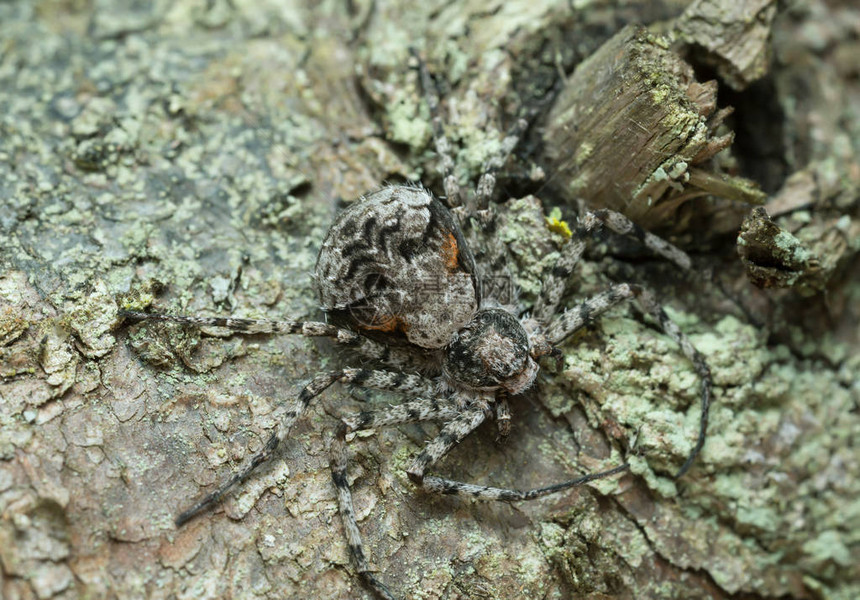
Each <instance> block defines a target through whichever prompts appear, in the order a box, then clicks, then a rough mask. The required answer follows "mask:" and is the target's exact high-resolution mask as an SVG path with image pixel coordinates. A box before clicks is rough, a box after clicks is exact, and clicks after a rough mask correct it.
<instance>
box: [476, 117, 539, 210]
mask: <svg viewBox="0 0 860 600" xmlns="http://www.w3.org/2000/svg"><path fill="white" fill-rule="evenodd" d="M536 113H537V109H533V110H532V111H530V112H529V113H528V114H527V115H526V116H523V117H519V118H518V119H517V120H516V122H514V124H513V126H511V128H510V129H508V131H507V133H506V134H505V137H504V138H503V139H502V144H501V147H500V148H499V151H498V152H497V153H496V154H495V155H494V156H491V157H490V158H489V159H487V161H486V162H485V163H484V168H483V173H481V177H480V179H478V185H477V187H476V188H475V195H476V202H477V205H478V210H484V209H486V208H487V207H488V206H489V205H490V200H491V199H492V197H493V191H494V190H495V188H496V173H498V172H499V169H501V168H502V167H503V166H504V165H505V163H506V162H507V161H508V158H509V157H510V155H511V152H513V151H514V148H516V147H517V144H519V143H520V138H521V137H522V135H523V134H524V133H525V132H526V130H527V129H528V128H529V123H530V122H531V119H532V118H534V116H535V115H536Z"/></svg>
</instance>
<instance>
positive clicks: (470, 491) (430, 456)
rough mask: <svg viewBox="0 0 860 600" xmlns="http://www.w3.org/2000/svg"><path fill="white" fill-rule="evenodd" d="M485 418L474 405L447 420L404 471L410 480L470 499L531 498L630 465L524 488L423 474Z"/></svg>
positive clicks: (505, 499)
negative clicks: (482, 483) (496, 485)
mask: <svg viewBox="0 0 860 600" xmlns="http://www.w3.org/2000/svg"><path fill="white" fill-rule="evenodd" d="M486 418H487V413H486V410H485V409H484V407H482V406H476V407H473V408H470V409H467V410H465V411H464V412H462V413H461V414H460V415H458V416H457V417H456V418H455V419H454V420H452V421H449V422H448V424H446V425H445V426H444V427H443V428H442V431H441V432H439V435H438V436H437V437H436V438H434V439H433V440H431V441H430V442H429V443H428V444H427V445H426V446H425V447H424V450H422V451H421V453H420V454H419V455H418V456H417V457H415V460H414V461H413V462H412V465H411V466H410V467H409V469H408V470H407V474H408V475H409V478H410V479H411V480H412V481H413V483H415V484H416V485H420V486H422V487H423V488H424V489H426V490H427V491H430V492H436V493H439V494H446V495H466V496H471V497H472V498H477V499H478V500H503V501H518V500H534V499H535V498H540V497H541V496H546V495H548V494H554V493H555V492H560V491H562V490H566V489H568V488H572V487H575V486H578V485H582V484H585V483H588V482H590V481H595V480H597V479H602V478H604V477H610V476H612V475H615V474H617V473H621V472H623V471H626V470H627V469H629V468H630V465H628V464H626V463H625V464H622V465H619V466H617V467H615V468H612V469H609V470H608V471H601V472H600V473H591V474H589V475H585V476H583V477H578V478H576V479H571V480H570V481H564V482H562V483H557V484H554V485H551V486H547V487H542V488H536V489H532V490H526V491H520V490H514V489H507V488H495V487H488V486H483V485H474V484H471V483H464V482H462V481H454V480H451V479H444V478H442V477H432V476H431V477H425V476H424V472H425V471H426V470H427V468H429V467H430V466H432V465H433V464H434V463H436V462H437V461H438V460H439V459H440V458H442V457H443V456H445V454H447V453H448V451H450V450H451V448H453V447H454V446H455V445H457V444H458V443H459V442H460V441H461V440H462V439H463V438H464V437H466V436H467V435H468V434H469V433H471V432H472V431H474V430H475V429H476V428H477V427H478V426H479V425H480V424H481V423H483V422H484V420H485V419H486Z"/></svg>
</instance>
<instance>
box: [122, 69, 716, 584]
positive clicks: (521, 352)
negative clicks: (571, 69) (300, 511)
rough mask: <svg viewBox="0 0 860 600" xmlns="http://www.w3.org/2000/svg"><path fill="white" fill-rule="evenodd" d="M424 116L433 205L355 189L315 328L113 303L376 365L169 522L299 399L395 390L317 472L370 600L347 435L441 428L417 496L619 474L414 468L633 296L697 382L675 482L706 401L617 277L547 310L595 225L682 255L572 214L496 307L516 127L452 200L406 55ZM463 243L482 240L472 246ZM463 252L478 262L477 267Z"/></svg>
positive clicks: (687, 348)
mask: <svg viewBox="0 0 860 600" xmlns="http://www.w3.org/2000/svg"><path fill="white" fill-rule="evenodd" d="M415 59H416V65H417V68H418V71H419V76H420V80H421V84H422V87H423V89H424V94H425V97H426V101H427V103H428V105H429V108H430V113H431V117H432V127H433V137H434V143H435V149H436V152H437V154H438V155H439V158H440V163H441V168H442V176H443V186H444V189H445V194H446V200H447V202H446V203H443V202H442V201H441V200H439V199H437V198H436V197H435V196H434V195H433V194H432V193H431V192H430V191H428V190H427V189H425V188H423V187H421V186H418V185H391V186H387V187H383V188H382V189H379V190H377V191H375V192H372V193H369V194H367V195H365V196H363V197H361V198H360V199H359V200H358V201H356V202H355V203H353V204H351V205H350V206H349V207H348V208H346V209H345V210H344V211H343V212H341V213H340V215H338V216H337V217H336V219H335V221H334V223H333V224H332V225H331V228H330V229H329V231H328V233H327V235H326V237H325V239H324V241H323V243H322V247H321V249H320V251H319V255H318V258H317V263H316V269H315V279H316V285H317V290H318V293H319V299H320V303H321V305H322V308H323V309H324V310H325V312H326V315H327V317H328V319H327V322H316V321H294V320H283V321H265V320H251V319H238V318H229V317H227V318H219V317H195V316H176V315H165V314H151V313H143V312H134V311H122V313H121V314H122V316H124V317H125V318H126V319H129V320H132V321H139V320H160V321H172V322H177V323H182V324H187V325H192V326H219V327H226V328H229V329H232V330H235V331H238V332H243V333H246V334H260V333H264V334H276V333H287V334H297V335H303V336H322V337H327V338H331V339H332V340H334V341H336V342H338V343H339V344H342V345H345V346H348V347H350V348H351V349H352V350H354V351H355V352H357V353H358V354H359V355H361V356H363V357H366V358H369V359H372V360H373V361H375V362H376V363H377V364H378V366H380V367H387V368H380V369H369V368H343V369H339V370H334V371H329V372H324V373H320V374H318V375H317V376H315V377H314V378H313V379H312V380H311V381H310V383H308V384H307V385H305V386H304V387H303V388H302V390H301V391H300V392H299V394H298V396H297V397H296V398H294V399H293V400H292V402H291V404H290V405H289V406H288V407H287V410H286V412H285V414H284V418H283V421H282V422H281V423H280V424H279V426H278V427H277V429H276V431H275V432H274V433H273V434H272V435H271V437H270V438H269V439H268V442H267V443H266V444H265V446H264V447H263V449H262V450H261V451H260V452H259V453H258V454H257V455H255V456H254V457H252V459H251V460H250V461H249V462H248V463H247V464H246V465H244V466H243V467H242V468H241V469H240V470H239V471H238V472H237V473H235V474H234V475H233V476H232V477H231V478H230V479H228V480H227V481H225V482H224V483H223V484H222V485H221V486H220V487H218V488H217V489H216V490H215V491H213V492H212V493H210V494H209V495H208V496H206V497H204V498H203V499H202V500H200V501H199V502H198V503H197V504H195V505H194V506H192V507H191V508H189V509H188V510H186V511H185V512H182V513H181V514H179V515H178V516H177V517H176V520H175V522H176V525H177V527H179V526H182V525H183V524H185V523H186V522H188V521H189V520H191V519H192V518H194V517H195V516H197V515H198V514H200V513H201V512H203V511H205V510H207V509H209V508H210V507H212V506H213V505H215V504H216V503H218V502H219V501H220V500H221V499H222V498H223V497H224V495H225V494H226V493H227V492H228V491H229V490H230V489H232V488H233V487H234V486H235V485H237V484H239V483H241V482H243V481H244V480H245V479H247V478H248V477H249V476H250V475H251V473H252V472H253V471H254V469H256V468H257V467H258V466H259V465H260V464H262V463H264V462H266V461H267V460H268V459H269V458H271V457H272V455H273V454H274V452H275V450H276V449H277V447H278V445H279V444H280V443H281V442H282V441H284V440H285V439H286V438H287V437H288V436H289V434H290V430H291V428H292V427H293V425H294V424H295V422H296V420H297V419H299V417H300V416H301V414H302V412H303V411H304V410H305V409H306V408H307V407H308V405H309V403H310V402H311V400H313V399H314V398H315V397H317V396H318V395H320V394H321V393H322V392H323V391H324V390H325V389H326V388H328V387H329V386H331V385H332V384H334V383H335V382H341V383H349V384H353V385H355V386H359V387H363V388H368V389H376V390H385V391H389V392H398V393H401V394H403V395H404V396H407V397H408V401H406V402H404V403H402V404H399V405H396V406H388V407H385V408H384V409H370V410H364V411H361V412H357V413H353V414H348V415H347V416H345V417H343V418H342V419H341V422H340V424H339V427H338V428H337V431H336V433H335V435H334V436H333V438H332V441H331V458H330V466H331V473H332V480H333V482H334V486H335V488H336V492H337V501H338V508H339V512H340V515H341V518H342V521H343V526H344V530H345V534H346V539H347V543H348V546H349V551H350V554H351V555H352V558H353V561H354V562H355V565H356V568H357V571H358V573H359V574H360V576H361V578H362V580H363V581H364V583H365V585H366V586H367V587H368V588H369V589H371V590H372V591H373V592H375V593H376V594H377V595H378V596H379V597H380V598H383V599H386V600H390V599H393V598H394V595H393V594H392V592H391V591H390V590H389V589H388V587H387V586H386V585H385V584H384V583H383V582H382V581H380V579H379V578H377V576H376V575H375V574H374V572H373V571H372V570H371V568H370V565H369V562H368V559H367V556H366V553H365V551H364V546H363V544H362V539H361V534H360V532H359V529H358V524H357V522H356V516H355V510H354V508H353V501H352V493H351V491H350V487H349V484H348V479H347V446H346V438H347V435H348V434H350V433H352V432H356V431H359V430H364V429H372V428H379V427H388V426H394V425H399V424H403V423H409V422H417V421H436V422H439V423H440V424H441V429H440V431H439V433H438V435H437V436H436V437H435V438H433V439H431V440H430V441H429V442H428V443H427V444H426V445H425V447H424V449H423V450H421V451H420V452H419V453H418V455H417V456H415V458H414V460H413V461H412V463H411V465H410V466H409V468H408V469H407V475H408V477H409V479H410V480H411V481H412V482H413V483H414V484H415V485H416V486H419V487H423V488H424V489H425V490H427V491H430V492H436V493H439V494H448V495H463V496H469V497H472V498H476V499H481V500H501V501H508V502H511V501H523V500H533V499H535V498H540V497H542V496H546V495H548V494H553V493H557V492H560V491H562V490H566V489H568V488H572V487H575V486H580V485H583V484H585V483H588V482H591V481H594V480H597V479H601V478H604V477H610V476H612V475H616V474H619V473H622V472H624V471H627V470H628V469H629V464H628V463H623V464H620V465H618V466H616V467H614V468H612V469H609V470H606V471H602V472H598V473H592V474H588V475H585V476H581V477H578V478H575V479H571V480H569V481H564V482H561V483H557V484H554V485H549V486H546V487H541V488H536V489H531V490H525V491H521V490H515V489H506V488H496V487H487V486H482V485H475V484H471V483H465V482H461V481H455V480H451V479H444V478H441V477H437V476H434V475H428V474H427V471H428V469H430V468H431V467H432V466H433V465H435V464H436V463H437V462H438V461H439V460H440V459H441V458H442V457H444V456H445V455H446V454H447V453H448V452H449V451H450V450H451V449H452V448H453V447H454V446H456V445H457V444H458V443H459V442H460V441H461V440H462V439H463V438H465V437H466V436H467V435H469V434H470V433H471V432H473V431H474V430H475V429H476V428H477V427H478V426H479V425H481V423H483V422H484V421H485V420H487V419H488V418H489V417H491V416H494V417H495V419H496V422H497V425H498V429H499V433H500V435H501V436H502V437H504V436H505V435H507V434H508V432H509V430H510V420H511V413H510V410H509V407H508V397H509V396H513V395H517V394H521V393H523V392H525V391H526V390H528V389H529V388H531V387H532V386H533V385H534V383H535V379H536V377H537V374H538V371H539V369H540V366H539V361H540V360H541V358H542V357H548V356H550V355H556V356H559V352H558V350H557V346H558V345H559V344H560V343H561V342H562V341H563V340H565V339H566V338H568V337H569V336H571V335H572V334H574V333H575V332H577V331H579V330H580V329H582V328H583V327H585V326H586V325H588V324H589V323H590V322H591V321H593V320H594V319H596V318H597V317H599V316H600V315H601V314H603V313H604V312H606V311H607V310H609V309H610V308H612V307H614V306H616V305H618V304H620V303H622V302H626V301H630V300H634V301H637V302H638V304H639V305H640V306H641V308H642V309H643V310H644V311H645V312H646V313H648V314H650V315H651V316H652V317H653V318H654V319H655V320H656V322H657V324H658V325H659V326H660V328H661V329H662V330H663V331H664V332H665V333H666V334H667V335H668V336H669V337H670V338H672V339H673V340H674V341H675V342H676V343H678V344H679V346H680V349H681V351H682V352H683V354H684V355H685V356H686V357H687V359H689V360H690V361H691V362H692V364H693V365H694V367H695V369H696V371H697V373H698V374H699V376H700V378H701V411H702V412H701V419H700V426H699V432H698V438H697V441H696V443H695V444H694V446H693V449H692V450H691V451H690V453H689V455H688V456H687V458H686V460H685V461H684V463H683V465H682V466H681V467H680V469H679V470H678V471H677V473H676V475H675V476H676V477H680V476H682V475H683V474H684V473H686V472H687V470H688V469H689V468H690V467H691V465H692V464H693V462H694V460H695V458H696V456H697V455H698V454H699V452H700V450H701V449H702V446H703V444H704V442H705V434H706V429H707V424H708V408H709V403H710V398H711V376H710V371H709V368H708V366H707V364H706V363H705V360H704V359H703V357H702V355H701V354H699V352H698V351H697V350H696V349H695V348H694V347H693V345H692V344H691V343H690V341H689V339H688V338H687V337H686V336H685V335H684V334H683V333H682V332H681V331H680V329H679V328H678V327H677V325H675V324H674V323H673V322H672V321H671V320H670V319H669V318H668V317H667V315H666V313H665V312H664V311H663V310H662V308H661V307H660V305H659V304H658V303H657V302H656V301H655V300H654V298H653V296H652V295H651V294H650V293H649V292H648V291H647V290H646V289H644V288H642V287H641V286H638V285H634V284H626V283H622V284H617V285H613V286H611V287H610V288H609V289H608V290H606V291H605V292H603V293H600V294H597V295H596V296H594V297H592V298H589V299H587V300H585V301H583V302H582V303H580V304H578V305H577V306H575V307H573V308H571V309H568V310H562V311H560V310H559V305H560V301H561V299H562V295H563V292H564V290H565V284H566V282H567V281H568V280H569V279H570V276H571V274H572V273H573V271H574V268H575V267H576V265H577V263H578V262H579V260H580V258H581V256H582V254H583V252H584V250H585V247H586V240H587V238H588V236H589V234H590V233H591V232H592V231H595V230H597V229H600V228H602V227H606V228H608V229H610V230H611V231H613V232H615V233H617V234H621V235H628V236H632V237H634V238H636V239H638V240H640V242H641V243H642V244H644V245H645V246H646V247H647V248H650V249H651V250H652V251H654V252H656V253H657V254H659V255H660V256H662V257H664V258H666V259H667V260H669V261H672V262H674V263H675V264H677V265H678V266H680V267H681V268H684V269H689V268H690V259H689V257H688V256H687V255H686V254H685V253H683V252H682V251H681V250H679V249H677V248H676V247H674V246H672V245H671V244H669V243H668V242H666V241H664V240H662V239H661V238H659V237H656V236H654V235H652V234H650V233H648V232H646V231H644V230H642V229H641V228H639V227H638V226H636V225H635V224H634V223H632V222H631V221H629V220H628V219H627V218H626V217H624V216H622V215H620V214H618V213H615V212H612V211H608V210H597V211H590V212H586V213H584V214H583V215H582V216H581V217H580V220H579V224H578V227H577V228H576V229H575V231H574V232H573V235H572V238H571V241H570V242H569V243H568V244H566V246H565V247H564V249H563V251H562V253H561V256H560V258H559V259H558V262H557V264H556V265H555V267H554V268H552V269H551V270H550V272H549V273H547V274H546V275H545V279H544V283H543V289H542V292H541V294H540V296H539V298H538V300H537V302H536V304H535V305H534V307H533V309H532V313H531V314H530V315H526V314H524V313H523V312H522V311H519V310H517V309H515V308H512V307H510V306H504V305H502V304H501V303H499V302H498V301H496V300H494V299H493V298H491V297H488V296H487V295H486V294H484V293H483V288H482V279H483V278H484V277H485V276H486V275H487V274H488V273H490V272H491V271H493V270H498V269H499V268H504V263H505V248H504V247H503V246H502V245H501V244H499V243H498V242H496V241H495V240H496V236H494V235H493V231H494V228H495V226H496V213H495V209H494V208H493V206H492V204H491V203H490V199H491V197H492V194H493V188H494V185H495V172H496V171H497V170H498V168H500V167H501V165H502V164H503V163H504V161H505V160H506V158H507V156H508V154H510V152H511V151H512V150H513V148H514V147H515V146H516V144H517V142H518V140H519V137H520V136H521V135H522V133H523V132H524V131H525V129H526V127H527V120H526V119H519V120H518V121H517V123H516V124H515V125H514V127H513V128H512V130H511V132H509V134H508V135H507V137H506V138H505V140H504V142H503V144H502V151H501V152H500V155H499V156H498V157H496V158H494V159H491V160H490V161H489V162H488V163H487V164H486V165H485V169H484V173H483V175H481V177H480V179H479V182H478V185H477V187H476V189H475V193H474V195H473V197H472V198H470V199H468V200H467V201H466V202H465V203H464V202H463V201H462V199H461V196H462V193H461V190H460V187H459V185H458V183H457V180H456V178H455V177H454V175H453V160H452V159H451V155H450V148H449V145H448V142H447V140H446V138H445V136H444V133H443V131H442V122H441V117H440V116H439V100H438V92H437V91H436V90H435V85H434V83H433V81H432V79H431V77H430V74H429V72H428V70H427V68H426V66H425V65H424V63H423V62H422V61H420V59H418V58H417V55H416V56H415ZM467 235H468V236H469V239H470V240H471V242H472V244H475V245H479V246H481V249H480V254H477V253H476V254H473V251H472V249H471V248H470V243H469V242H468V241H467ZM476 256H477V257H478V258H480V259H481V262H482V263H489V267H487V268H485V269H484V270H480V269H479V267H478V262H477V261H476Z"/></svg>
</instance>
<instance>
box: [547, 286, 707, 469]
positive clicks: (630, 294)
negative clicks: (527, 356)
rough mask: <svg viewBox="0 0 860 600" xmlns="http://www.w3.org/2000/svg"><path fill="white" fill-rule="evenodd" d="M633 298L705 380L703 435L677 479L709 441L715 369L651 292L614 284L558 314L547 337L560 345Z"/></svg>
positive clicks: (702, 400)
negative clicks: (709, 420)
mask: <svg viewBox="0 0 860 600" xmlns="http://www.w3.org/2000/svg"><path fill="white" fill-rule="evenodd" d="M631 299H636V300H637V301H638V303H639V305H640V306H641V307H642V309H643V310H644V311H645V312H647V313H648V314H650V315H651V316H652V317H653V318H654V319H655V320H656V321H657V323H658V324H659V325H660V329H662V330H663V333H665V334H666V335H668V336H669V337H670V338H672V340H674V341H675V343H677V344H678V345H679V346H680V347H681V351H682V352H683V353H684V356H686V357H687V359H689V361H690V362H691V363H693V367H694V368H695V369H696V372H697V373H698V374H699V377H700V378H701V379H702V389H701V395H700V398H701V405H702V414H701V417H700V418H699V436H698V438H697V439H696V444H695V445H694V446H693V449H692V450H691V451H690V453H689V454H688V455H687V459H686V460H685V461H684V464H683V465H682V466H681V468H680V469H679V470H678V472H677V473H676V474H675V478H676V479H677V478H678V477H681V476H682V475H683V474H684V473H686V472H687V471H688V470H689V469H690V467H691V466H692V464H693V461H695V459H696V456H698V454H699V452H700V451H701V450H702V446H704V444H705V437H706V435H707V430H708V412H709V410H710V405H711V383H712V382H711V371H710V368H709V367H708V365H707V363H706V362H705V358H704V357H703V356H702V355H701V353H699V351H698V350H696V348H695V347H694V346H693V344H692V342H690V339H689V338H688V337H687V336H686V335H684V333H683V332H682V331H681V330H680V328H679V327H678V326H677V325H676V324H675V323H674V322H673V321H672V320H671V319H670V318H669V316H668V315H667V314H666V312H665V311H664V310H663V308H662V307H661V306H660V304H659V303H657V301H656V299H655V298H654V296H653V295H652V294H651V292H649V291H648V290H646V289H644V288H642V287H640V286H638V285H632V284H627V283H622V284H619V285H614V286H612V287H611V288H609V289H608V290H607V291H605V292H602V293H600V294H598V295H596V296H594V297H593V298H590V299H588V300H586V301H584V302H582V303H581V304H580V305H579V306H577V307H576V308H574V309H572V310H568V311H565V312H564V313H562V314H561V315H559V316H558V317H556V318H555V319H554V320H553V321H552V322H551V323H550V325H549V326H548V327H547V331H546V337H547V339H548V340H549V342H550V343H551V344H558V343H560V342H561V341H562V340H564V339H565V338H567V337H569V336H570V335H572V334H573V333H575V332H576V331H578V330H580V329H582V328H583V327H585V326H586V325H588V323H589V322H590V321H591V320H593V319H594V318H596V317H598V316H600V315H601V314H603V313H604V312H606V311H607V310H609V309H610V308H612V307H613V306H616V305H618V304H620V303H621V302H624V301H625V300H631Z"/></svg>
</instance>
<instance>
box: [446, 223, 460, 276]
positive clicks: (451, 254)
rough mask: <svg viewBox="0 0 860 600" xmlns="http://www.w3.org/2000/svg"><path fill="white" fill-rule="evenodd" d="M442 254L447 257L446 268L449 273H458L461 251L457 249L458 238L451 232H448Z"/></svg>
mask: <svg viewBox="0 0 860 600" xmlns="http://www.w3.org/2000/svg"><path fill="white" fill-rule="evenodd" d="M442 254H444V255H445V267H447V269H448V270H449V271H456V270H457V264H458V260H459V258H460V249H459V248H458V247H457V238H455V237H454V234H453V233H451V232H448V234H447V236H446V238H445V241H444V242H442Z"/></svg>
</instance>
